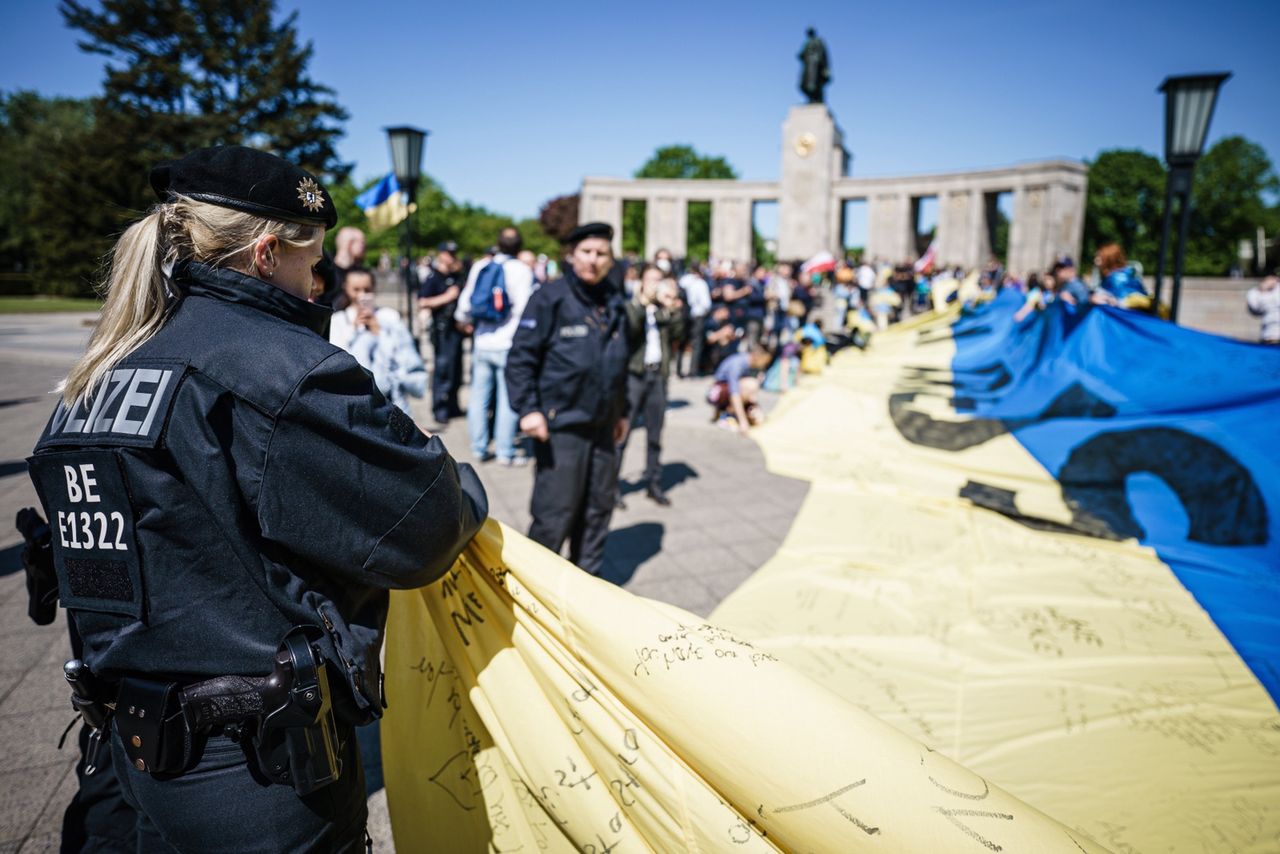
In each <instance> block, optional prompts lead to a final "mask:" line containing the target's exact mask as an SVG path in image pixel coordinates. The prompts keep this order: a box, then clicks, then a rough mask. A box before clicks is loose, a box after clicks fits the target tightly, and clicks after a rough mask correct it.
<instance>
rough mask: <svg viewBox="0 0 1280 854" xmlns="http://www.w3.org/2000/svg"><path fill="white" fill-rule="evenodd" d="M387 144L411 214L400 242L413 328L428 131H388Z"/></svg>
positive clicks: (407, 315) (406, 306)
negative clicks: (416, 224)
mask: <svg viewBox="0 0 1280 854" xmlns="http://www.w3.org/2000/svg"><path fill="white" fill-rule="evenodd" d="M386 132H387V143H388V144H389V145H390V146H391V168H392V170H393V171H394V172H395V174H396V182H397V183H399V184H400V191H401V192H402V193H404V194H405V206H406V210H407V211H408V213H407V214H406V216H405V218H404V222H403V223H401V225H400V242H401V247H402V251H403V253H404V258H405V261H406V262H407V263H405V265H404V319H405V324H406V325H407V326H408V327H409V328H410V329H412V328H413V291H414V287H413V208H412V207H411V206H412V204H413V200H414V197H415V196H417V195H418V178H420V177H421V176H422V148H423V146H424V145H425V144H426V140H427V133H428V131H425V130H419V129H418V128H415V127H410V126H408V125H399V126H397V127H390V128H386Z"/></svg>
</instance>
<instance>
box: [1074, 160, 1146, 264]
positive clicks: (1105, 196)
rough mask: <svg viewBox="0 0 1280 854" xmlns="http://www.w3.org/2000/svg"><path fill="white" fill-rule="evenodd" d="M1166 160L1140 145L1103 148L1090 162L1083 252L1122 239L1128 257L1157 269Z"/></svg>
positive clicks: (1089, 256)
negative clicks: (1124, 147) (1132, 147)
mask: <svg viewBox="0 0 1280 854" xmlns="http://www.w3.org/2000/svg"><path fill="white" fill-rule="evenodd" d="M1164 186H1165V170H1164V166H1163V165H1162V164H1161V163H1160V161H1159V160H1157V159H1156V158H1155V157H1153V156H1151V155H1150V154H1148V153H1146V152H1145V151H1139V150H1136V149H1113V150H1110V151H1103V152H1101V153H1099V154H1098V156H1097V158H1096V159H1095V160H1094V161H1093V162H1092V163H1091V164H1089V193H1088V196H1087V197H1086V200H1085V213H1084V252H1085V253H1086V257H1088V258H1092V255H1089V254H1088V253H1091V252H1094V251H1095V250H1096V249H1097V248H1098V247H1099V246H1102V245H1103V244H1105V243H1113V242H1114V243H1119V244H1120V245H1121V246H1123V247H1124V249H1125V252H1127V253H1128V255H1129V257H1130V258H1132V259H1134V260H1136V261H1140V262H1141V263H1142V264H1143V266H1144V267H1145V268H1146V269H1147V270H1148V271H1152V270H1155V265H1156V255H1157V253H1158V252H1159V249H1160V223H1161V217H1162V216H1163V211H1164Z"/></svg>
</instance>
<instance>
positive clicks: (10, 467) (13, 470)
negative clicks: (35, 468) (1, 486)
mask: <svg viewBox="0 0 1280 854" xmlns="http://www.w3.org/2000/svg"><path fill="white" fill-rule="evenodd" d="M26 472H27V461H26V460H6V461H5V462H3V463H0V477H8V476H9V475H11V474H26Z"/></svg>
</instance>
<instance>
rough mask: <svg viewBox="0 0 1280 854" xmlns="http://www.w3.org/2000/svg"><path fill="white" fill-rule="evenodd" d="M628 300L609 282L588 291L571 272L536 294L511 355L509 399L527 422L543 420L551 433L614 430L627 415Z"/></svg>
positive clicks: (507, 370)
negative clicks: (537, 415)
mask: <svg viewBox="0 0 1280 854" xmlns="http://www.w3.org/2000/svg"><path fill="white" fill-rule="evenodd" d="M631 349H632V342H631V340H630V339H629V338H628V337H627V318H626V310H625V308H624V300H623V298H622V295H621V294H618V293H617V292H616V291H615V290H614V289H613V288H612V286H611V285H610V283H609V282H607V281H602V282H600V283H599V284H596V285H593V286H588V285H584V284H583V283H582V282H580V281H578V279H577V277H575V276H574V275H573V271H572V270H566V271H565V275H564V277H563V278H560V279H556V280H555V281H553V282H549V283H547V284H546V285H543V286H542V287H541V288H539V289H538V290H536V291H534V293H533V295H532V296H531V297H529V302H528V303H527V304H526V305H525V308H524V314H522V315H521V317H520V322H519V324H518V325H517V327H516V334H515V338H514V340H513V341H512V344H511V351H510V353H508V355H507V368H506V376H507V396H508V398H509V400H510V402H511V408H512V409H514V410H515V411H516V414H517V415H518V416H519V417H521V418H523V417H524V416H525V415H528V414H529V413H531V412H541V413H543V415H545V416H546V418H547V425H548V426H549V427H550V429H552V430H566V429H578V430H583V431H585V430H590V429H592V428H600V427H604V426H606V425H609V426H611V425H612V424H613V423H614V422H615V421H617V420H618V419H619V418H621V417H622V416H624V415H626V414H627V359H628V357H629V356H630V353H631Z"/></svg>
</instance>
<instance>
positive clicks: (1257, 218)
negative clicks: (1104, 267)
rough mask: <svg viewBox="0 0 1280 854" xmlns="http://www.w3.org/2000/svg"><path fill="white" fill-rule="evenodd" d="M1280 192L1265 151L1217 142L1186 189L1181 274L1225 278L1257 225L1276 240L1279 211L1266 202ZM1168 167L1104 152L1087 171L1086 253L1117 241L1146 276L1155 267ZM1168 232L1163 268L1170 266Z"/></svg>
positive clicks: (1232, 140)
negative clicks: (1187, 199)
mask: <svg viewBox="0 0 1280 854" xmlns="http://www.w3.org/2000/svg"><path fill="white" fill-rule="evenodd" d="M1278 191H1280V179H1277V176H1276V173H1275V169H1274V167H1273V166H1272V163H1271V161H1270V159H1269V158H1268V157H1267V154H1266V152H1265V151H1264V150H1263V149H1262V147H1261V146H1259V145H1258V144H1256V143H1253V142H1250V141H1249V140H1247V139H1245V138H1244V137H1240V136H1228V137H1224V138H1223V139H1220V140H1218V142H1216V143H1214V145H1213V146H1212V147H1211V148H1210V149H1209V150H1208V151H1207V152H1205V154H1204V156H1203V157H1201V158H1200V161H1199V162H1198V163H1197V164H1196V171H1195V177H1194V180H1193V183H1192V189H1191V199H1192V201H1191V223H1190V228H1189V230H1188V235H1187V251H1186V261H1185V272H1186V273H1187V274H1189V275H1206V276H1221V275H1225V274H1226V273H1227V272H1228V271H1229V270H1230V268H1231V266H1232V265H1233V264H1235V263H1236V261H1237V252H1238V249H1239V244H1240V241H1241V240H1252V239H1253V238H1254V236H1255V234H1256V230H1257V228H1258V226H1262V227H1264V228H1265V229H1267V233H1268V234H1271V235H1273V236H1274V234H1275V230H1276V228H1277V227H1278V226H1280V206H1276V205H1274V204H1268V201H1269V200H1274V196H1275V194H1276V193H1277V192H1278ZM1164 193H1165V169H1164V166H1163V164H1161V162H1160V161H1159V160H1158V159H1157V158H1155V157H1154V156H1152V155H1150V154H1147V153H1146V152H1144V151H1137V150H1122V149H1113V150H1110V151H1103V152H1101V153H1100V154H1099V155H1098V157H1097V159H1096V160H1094V162H1093V163H1091V164H1090V167H1089V194H1088V198H1087V200H1086V203H1085V232H1084V243H1085V246H1084V251H1085V253H1086V256H1085V257H1086V258H1088V257H1091V256H1090V255H1089V253H1091V252H1093V251H1094V250H1095V249H1097V247H1098V246H1100V245H1102V244H1103V243H1107V242H1111V241H1115V242H1117V243H1119V244H1120V245H1121V246H1123V247H1124V248H1125V251H1126V252H1127V253H1128V255H1129V257H1130V258H1132V259H1134V260H1137V261H1140V262H1141V263H1142V264H1143V266H1144V267H1145V268H1146V270H1147V272H1148V273H1151V272H1153V271H1154V270H1155V267H1156V261H1157V255H1158V254H1159V249H1160V228H1161V224H1162V218H1163V214H1164ZM1176 229H1177V218H1176V216H1175V218H1174V223H1173V226H1172V228H1171V231H1170V249H1169V254H1168V256H1167V257H1166V260H1165V263H1166V269H1170V268H1171V265H1172V263H1173V249H1172V241H1173V239H1175V237H1176Z"/></svg>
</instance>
